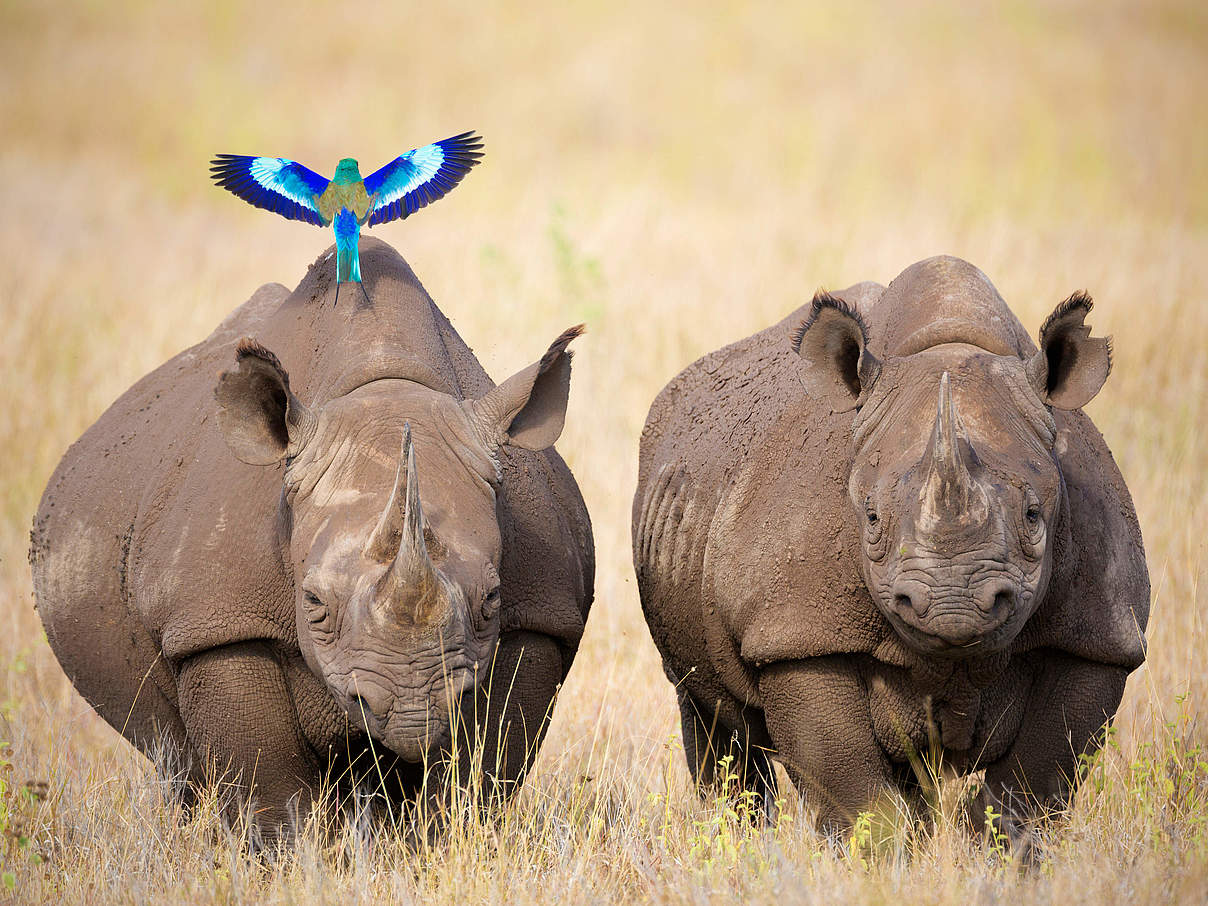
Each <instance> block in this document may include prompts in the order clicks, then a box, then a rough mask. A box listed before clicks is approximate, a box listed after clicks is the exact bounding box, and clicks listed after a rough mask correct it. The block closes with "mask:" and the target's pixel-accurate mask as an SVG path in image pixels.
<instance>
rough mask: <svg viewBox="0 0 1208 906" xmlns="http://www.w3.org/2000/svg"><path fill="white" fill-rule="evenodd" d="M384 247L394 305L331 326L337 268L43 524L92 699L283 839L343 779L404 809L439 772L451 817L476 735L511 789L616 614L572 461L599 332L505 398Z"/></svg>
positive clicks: (92, 461) (78, 466) (65, 484)
mask: <svg viewBox="0 0 1208 906" xmlns="http://www.w3.org/2000/svg"><path fill="white" fill-rule="evenodd" d="M361 255H362V266H363V274H364V276H365V285H366V288H367V289H368V291H369V297H370V299H372V303H369V302H367V301H366V300H364V299H362V298H359V297H348V298H347V299H341V300H340V303H339V305H338V306H335V307H333V304H332V301H333V298H334V286H333V285H332V282H331V275H330V267H329V265H328V264H326V263H325V259H320V260H319V261H317V262H316V263H315V265H312V267H311V269H310V271H309V273H308V274H307V276H306V277H305V278H304V279H303V280H302V282H301V283H300V284H299V286H298V288H297V289H296V290H294V292H293V293H290V292H288V291H287V290H286V289H285V288H284V287H281V286H279V285H276V284H274V285H268V286H265V287H262V288H261V289H260V290H258V291H257V293H256V294H255V295H254V296H253V297H252V298H251V299H250V300H249V301H248V302H247V303H245V304H244V305H243V306H241V307H240V308H239V309H237V310H236V311H235V312H234V313H232V314H231V315H230V317H228V318H227V319H226V321H224V322H223V323H222V324H221V325H220V326H219V328H218V329H217V330H216V331H215V332H214V333H213V334H212V335H211V336H210V337H208V338H207V339H206V340H204V341H202V342H201V343H199V344H198V345H197V346H194V347H192V348H191V349H188V350H186V351H184V352H182V353H181V354H180V355H178V356H176V357H175V358H173V359H172V360H170V361H169V362H167V363H166V364H165V365H163V366H162V367H160V368H159V369H157V370H156V371H154V372H152V373H151V374H149V375H148V376H147V377H145V378H143V379H142V380H141V381H139V382H138V383H137V384H135V385H134V386H133V387H132V388H131V389H130V390H129V391H127V392H126V393H125V394H124V395H123V396H122V397H121V398H120V399H118V400H117V401H116V402H115V403H114V404H113V406H112V407H110V409H109V410H108V411H106V412H105V413H104V414H103V415H102V416H101V418H100V419H99V420H98V421H97V423H96V424H95V425H93V426H92V427H91V428H90V429H89V430H88V431H87V432H86V433H85V434H84V435H83V437H81V439H80V440H79V441H77V442H76V443H75V444H73V445H72V447H71V448H70V449H69V450H68V451H67V453H66V455H65V456H64V458H63V461H62V462H61V463H60V464H59V467H58V468H57V469H56V471H55V473H54V475H53V476H52V477H51V479H50V482H49V484H48V486H47V489H46V492H45V495H44V496H43V499H42V503H41V506H40V507H39V510H38V514H37V516H36V518H35V521H34V528H33V532H32V546H31V552H30V559H31V563H32V566H33V575H34V587H35V593H36V597H37V602H38V608H39V612H40V614H41V616H42V619H43V622H44V624H45V626H46V631H47V636H48V638H49V640H50V643H51V646H52V648H53V649H54V651H55V654H56V656H57V657H58V658H59V662H60V663H61V664H62V666H63V668H64V670H65V671H66V672H67V675H68V676H69V677H70V678H71V680H72V682H73V683H74V684H75V685H76V687H77V688H78V689H79V691H80V692H81V693H82V694H83V695H84V697H85V698H86V699H87V700H88V701H89V703H90V704H92V705H93V707H95V708H96V709H97V711H98V712H99V713H100V714H101V716H102V717H104V718H105V719H106V720H107V721H108V722H109V723H110V724H111V725H112V726H114V727H115V728H116V729H118V730H119V731H120V732H121V733H122V734H123V735H124V736H125V737H126V738H127V739H129V740H130V741H131V742H132V743H134V744H135V745H137V746H139V747H140V748H141V749H142V750H143V751H144V752H146V753H148V754H153V753H155V752H158V751H161V750H166V751H167V752H168V754H169V755H171V756H172V757H173V759H174V761H175V763H176V764H178V765H179V766H180V767H181V770H182V772H183V779H185V780H187V781H202V780H204V779H206V777H208V776H213V775H216V774H225V775H226V778H227V780H229V781H231V782H232V783H233V784H234V788H235V789H238V790H240V791H241V792H242V794H243V795H242V797H240V798H241V799H242V800H243V801H246V799H247V797H248V795H250V796H251V798H252V799H254V801H255V807H256V809H257V810H258V815H259V822H260V826H261V829H262V831H263V832H264V833H265V834H266V835H267V836H269V837H273V836H276V835H278V834H280V833H282V832H284V831H285V829H286V828H287V826H288V825H289V824H290V822H291V821H294V820H296V817H297V816H298V815H299V814H302V813H304V812H305V809H306V808H307V806H308V805H309V803H310V802H311V801H312V799H313V797H314V795H315V794H316V793H317V791H318V790H319V788H320V785H321V783H322V782H323V781H324V780H327V781H329V782H334V783H335V786H336V788H337V790H347V789H348V788H350V787H352V786H354V785H356V784H358V783H360V784H363V785H365V786H367V787H372V788H373V789H374V790H375V791H377V792H378V793H384V794H385V795H387V796H388V797H390V798H391V799H395V800H401V799H403V798H406V797H410V796H413V795H414V794H415V792H416V791H417V790H418V789H419V788H420V786H421V785H422V784H423V782H424V779H425V771H426V770H427V771H428V772H429V775H428V776H429V778H430V780H431V781H433V782H430V783H429V792H430V794H431V795H434V796H437V798H438V799H439V797H440V796H441V795H443V794H442V793H441V792H440V781H441V780H442V778H443V776H444V764H443V762H444V760H445V759H446V758H447V753H448V752H449V751H450V748H451V744H452V742H453V734H454V727H455V726H459V727H460V728H459V730H458V733H459V735H460V741H461V742H462V743H467V742H468V743H470V744H473V743H475V742H479V743H481V744H482V745H483V747H484V748H483V750H482V751H483V760H482V765H483V771H484V772H486V775H487V778H486V779H487V781H488V782H487V783H486V784H485V789H486V790H487V791H489V792H492V793H497V794H498V793H501V794H503V795H508V794H510V793H511V792H513V791H514V790H515V789H516V787H517V786H518V784H519V782H520V781H521V779H522V778H523V775H524V772H525V770H526V769H527V768H528V766H529V765H530V764H531V762H532V759H533V757H534V756H535V754H536V750H537V746H538V745H539V743H540V740H541V737H542V736H543V734H544V730H545V726H546V722H547V720H548V716H549V714H550V712H551V710H552V706H553V703H554V699H555V695H556V692H557V690H558V688H559V687H560V685H561V683H562V681H563V680H564V679H565V677H566V673H567V671H568V670H569V669H570V666H571V663H572V661H573V659H574V655H575V652H576V650H577V647H578V643H579V639H580V637H581V636H582V633H583V627H584V621H585V620H586V618H587V614H588V610H589V607H590V604H591V599H592V586H593V578H594V558H593V544H592V536H591V526H590V522H589V521H588V517H587V512H586V510H585V508H584V506H583V501H582V498H581V497H580V495H579V491H578V488H577V486H576V484H575V482H574V479H573V478H572V477H571V474H570V472H569V470H568V469H567V468H566V465H565V464H564V463H563V461H562V460H561V458H560V457H559V456H558V454H557V453H556V452H555V451H554V449H553V447H552V446H551V444H552V443H553V442H554V441H555V440H556V439H557V436H558V434H559V433H560V431H561V429H562V421H563V417H564V413H565V405H566V394H567V388H568V386H569V377H570V356H569V353H567V352H566V346H567V344H568V343H569V342H570V340H571V339H573V338H574V336H576V335H577V333H578V330H577V329H576V330H571V331H568V332H567V333H566V334H564V335H563V336H562V337H559V338H558V340H557V341H555V343H554V344H553V346H551V347H550V349H549V351H548V352H547V353H546V355H545V356H544V357H543V358H542V359H541V361H540V362H535V363H534V364H532V365H530V366H529V367H528V368H525V369H523V370H522V371H520V372H518V373H517V374H516V375H514V376H513V377H512V378H509V379H508V380H507V381H505V382H504V383H503V384H500V385H499V386H498V387H496V386H495V385H494V384H493V383H492V382H491V380H490V379H489V378H488V377H487V375H486V373H485V372H484V371H483V370H482V368H481V366H480V365H479V364H478V362H477V360H476V359H475V358H474V356H473V354H472V353H471V351H470V350H469V348H468V347H466V345H465V344H464V343H463V342H462V340H461V339H460V337H458V335H457V334H456V332H455V331H454V330H453V328H452V326H451V325H450V324H449V322H448V320H446V319H445V317H444V316H443V315H442V314H441V313H440V311H439V310H438V309H437V308H436V306H435V304H434V303H433V302H432V300H431V299H430V298H429V296H428V295H427V293H426V292H425V291H424V289H423V287H422V286H421V285H420V283H419V281H418V280H417V279H416V277H415V275H414V274H413V273H412V271H411V269H410V268H409V267H408V266H407V264H406V262H404V261H403V260H402V258H400V257H399V256H398V254H397V253H396V252H394V251H393V250H392V249H390V248H389V247H388V246H386V245H384V244H382V243H380V242H377V241H374V240H364V241H363V243H362V251H361ZM241 338H249V339H241ZM540 352H541V349H540V348H535V349H533V350H530V351H529V352H528V353H526V354H534V355H535V354H539V353H540ZM286 369H288V373H287V372H286ZM462 748H463V754H464V748H465V747H464V746H463V747H462ZM425 765H427V768H425ZM462 768H463V770H462V774H461V777H462V779H463V781H465V780H466V778H467V777H468V774H467V773H466V772H467V771H468V770H469V767H468V762H464V763H463V765H462ZM433 790H436V791H437V792H435V793H433V792H432V791H433ZM182 791H183V792H184V794H185V796H186V798H188V797H189V796H191V794H192V788H191V786H190V784H184V785H183V786H182Z"/></svg>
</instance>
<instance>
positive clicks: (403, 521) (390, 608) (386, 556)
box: [365, 424, 443, 624]
mask: <svg viewBox="0 0 1208 906" xmlns="http://www.w3.org/2000/svg"><path fill="white" fill-rule="evenodd" d="M365 553H366V554H367V555H368V556H370V557H373V558H374V559H376V560H380V561H383V562H389V563H390V568H389V569H388V570H387V571H386V573H385V574H384V575H383V576H382V578H381V580H380V581H379V582H378V586H377V589H376V598H377V601H378V606H379V609H380V610H381V611H382V612H383V613H384V614H386V615H390V616H393V617H395V618H398V619H400V620H401V621H402V622H404V623H409V624H411V623H428V622H431V621H432V619H433V618H434V617H435V616H436V614H437V613H438V612H439V611H440V609H441V602H442V600H443V593H442V588H443V583H442V582H441V576H440V572H439V571H438V570H437V568H436V567H435V566H434V565H433V563H432V560H431V558H430V557H429V556H428V546H427V544H426V543H425V542H424V512H423V509H422V507H421V506H420V502H419V473H418V470H417V469H416V467H415V448H414V446H413V445H412V443H411V425H410V424H406V425H404V426H403V455H402V459H401V461H400V462H399V467H398V474H397V475H396V477H395V480H394V489H393V490H392V491H391V493H390V500H389V502H388V503H387V504H386V510H385V512H383V513H382V517H381V519H379V520H378V524H377V526H376V527H375V528H374V530H373V534H371V535H370V536H369V541H368V543H367V544H366V545H365Z"/></svg>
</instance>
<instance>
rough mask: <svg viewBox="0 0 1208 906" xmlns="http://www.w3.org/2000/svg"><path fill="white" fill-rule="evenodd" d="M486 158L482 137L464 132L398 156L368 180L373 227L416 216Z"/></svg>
mask: <svg viewBox="0 0 1208 906" xmlns="http://www.w3.org/2000/svg"><path fill="white" fill-rule="evenodd" d="M481 159H482V138H481V137H480V136H478V135H476V134H475V133H473V132H463V133H462V134H461V135H455V136H453V137H452V138H446V139H445V140H444V141H439V142H434V143H432V144H431V145H424V146H423V147H422V148H416V149H415V150H414V151H408V152H407V153H406V154H404V155H402V156H401V157H396V158H395V159H394V160H392V161H390V163H388V164H386V166H384V167H382V168H381V169H380V170H378V171H377V172H375V173H371V174H369V175H368V176H366V177H365V191H366V192H368V193H369V197H370V198H372V199H373V209H372V210H371V211H370V213H369V226H374V225H375V224H379V223H388V222H389V221H391V220H397V219H398V218H400V217H406V216H408V215H409V214H414V213H415V212H416V211H418V210H419V209H420V208H422V207H424V206H425V205H429V204H431V203H432V202H434V201H436V200H437V199H438V198H441V197H443V196H444V195H445V194H447V193H448V192H450V191H451V190H452V189H453V187H454V186H455V185H457V184H458V183H459V182H461V178H462V177H463V176H465V175H466V174H467V173H468V172H470V168H471V167H472V166H474V165H475V164H476V163H478V161H479V160H481Z"/></svg>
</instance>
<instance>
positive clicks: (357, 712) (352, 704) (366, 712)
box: [348, 695, 374, 719]
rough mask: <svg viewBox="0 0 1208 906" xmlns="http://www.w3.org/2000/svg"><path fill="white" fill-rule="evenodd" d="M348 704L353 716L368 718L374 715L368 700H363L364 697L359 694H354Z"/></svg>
mask: <svg viewBox="0 0 1208 906" xmlns="http://www.w3.org/2000/svg"><path fill="white" fill-rule="evenodd" d="M348 704H349V709H350V710H351V711H352V716H353V717H360V718H362V719H368V718H370V717H373V716H374V713H373V709H372V708H371V707H369V702H367V701H365V699H364V697H362V696H360V695H354V696H353V697H352V699H351V700H350V701H349V703H348Z"/></svg>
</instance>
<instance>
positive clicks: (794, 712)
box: [632, 257, 1149, 842]
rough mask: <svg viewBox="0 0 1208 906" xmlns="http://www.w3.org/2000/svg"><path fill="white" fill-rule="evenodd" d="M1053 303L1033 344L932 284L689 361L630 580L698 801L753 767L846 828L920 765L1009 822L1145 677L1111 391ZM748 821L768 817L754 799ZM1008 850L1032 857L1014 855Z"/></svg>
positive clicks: (950, 284)
mask: <svg viewBox="0 0 1208 906" xmlns="http://www.w3.org/2000/svg"><path fill="white" fill-rule="evenodd" d="M1090 307H1091V303H1090V299H1089V297H1087V296H1085V295H1084V294H1075V295H1074V296H1071V297H1070V298H1069V299H1068V300H1067V301H1066V302H1064V303H1062V304H1061V305H1059V306H1058V307H1057V309H1056V310H1055V311H1054V312H1053V314H1052V315H1051V316H1050V317H1049V318H1048V320H1047V321H1046V322H1045V324H1044V326H1043V327H1042V328H1041V331H1040V349H1039V350H1038V349H1037V348H1036V346H1034V345H1033V344H1032V343H1031V341H1030V340H1029V339H1028V337H1027V335H1026V333H1025V332H1024V330H1023V327H1022V326H1021V325H1020V323H1019V321H1018V320H1017V319H1016V318H1015V316H1014V315H1013V314H1012V313H1011V311H1010V310H1009V309H1008V308H1007V306H1006V304H1005V303H1004V302H1003V300H1002V298H1001V297H1000V296H999V294H998V292H997V291H996V290H995V289H994V287H993V286H992V285H991V283H990V281H989V280H988V279H987V278H986V277H985V275H984V274H982V273H981V272H980V271H979V270H978V269H977V268H975V267H973V266H972V265H970V264H968V263H966V262H963V261H960V260H958V259H954V258H947V257H941V258H933V259H929V260H926V261H923V262H920V263H918V264H916V265H913V266H912V267H910V268H908V269H907V270H906V271H904V272H903V273H902V274H901V275H900V276H899V277H897V278H896V279H895V280H894V281H893V282H892V283H891V284H890V285H889V287H888V288H886V287H882V286H880V285H878V284H875V283H862V284H858V285H856V286H853V287H851V288H849V289H848V290H845V291H843V292H841V293H836V294H835V295H833V296H831V295H828V294H825V293H819V295H818V296H816V297H815V299H814V300H813V302H812V303H811V304H810V305H809V306H805V307H803V308H801V309H798V310H797V311H795V312H794V313H793V314H791V315H789V316H788V317H787V318H785V319H784V320H783V321H781V322H780V323H779V324H777V325H775V326H773V327H771V328H768V329H767V330H764V331H762V332H761V333H757V334H755V335H753V336H751V337H748V338H746V339H744V340H740V341H738V342H737V343H734V344H733V345H730V346H727V347H725V348H723V349H720V350H718V351H716V352H714V353H711V354H709V355H707V356H705V357H704V358H702V359H700V360H699V361H697V362H696V363H694V364H692V365H690V366H689V367H688V368H687V369H685V370H684V371H683V372H681V373H680V374H679V375H678V376H677V377H675V378H674V379H673V380H672V381H671V382H670V383H669V384H668V385H667V387H666V388H664V390H663V391H662V392H661V393H660V394H659V396H658V398H657V399H656V400H655V402H654V404H653V406H652V407H651V410H650V415H649V418H648V420H647V422H646V426H645V429H644V431H643V433H642V441H641V454H640V466H639V479H638V488H637V492H636V494H635V496H634V502H633V522H632V531H633V555H634V566H635V568H636V571H637V576H638V585H639V592H640V595H641V599H642V606H643V610H644V612H645V615H646V619H647V622H648V624H649V628H650V631H651V634H652V636H653V637H654V641H655V643H656V645H657V646H658V648H659V650H660V652H661V654H662V657H663V664H664V668H665V670H666V673H667V676H668V677H669V678H670V679H671V681H672V682H673V683H674V684H675V685H676V690H677V695H678V699H679V704H680V711H681V717H682V728H683V737H684V748H685V751H686V754H687V757H688V762H689V767H690V769H691V771H692V774H693V777H694V778H695V780H696V781H697V782H698V784H700V785H707V784H710V783H712V782H714V779H715V773H716V770H717V767H716V765H717V761H718V759H719V758H721V757H723V756H725V755H734V756H737V758H738V763H739V764H740V765H741V766H742V767H741V769H740V771H739V774H740V780H741V782H742V784H743V785H744V786H745V787H746V788H747V789H750V790H753V791H756V792H758V793H760V794H762V795H764V796H765V797H767V796H769V795H770V793H771V790H772V789H774V774H773V772H772V770H771V765H770V762H769V756H770V755H772V754H775V755H776V757H778V758H779V759H780V760H781V761H782V762H783V763H784V765H785V767H786V769H787V771H788V773H789V776H790V777H791V778H792V780H793V782H794V784H795V785H796V786H797V787H798V789H799V791H800V792H801V793H803V794H804V795H805V796H806V798H807V799H808V800H809V801H810V803H811V805H812V807H814V808H815V809H816V810H817V817H818V821H819V824H820V826H822V827H824V828H836V827H843V826H846V825H847V824H849V823H850V822H851V821H852V820H853V818H854V816H855V815H856V814H858V813H859V812H860V811H861V810H864V809H866V808H869V807H871V806H872V805H873V803H874V802H875V801H876V800H877V799H878V797H879V796H881V795H883V794H885V793H886V792H893V791H910V790H912V789H913V790H915V791H917V789H918V784H919V782H920V777H919V764H918V762H919V759H920V757H921V756H925V755H927V754H928V753H930V755H932V756H936V755H942V758H943V761H944V762H945V763H946V764H947V765H948V766H949V767H954V768H955V769H956V770H957V771H960V772H971V771H975V770H980V769H984V770H985V785H984V787H983V790H984V797H985V798H986V799H988V800H989V802H990V803H991V804H997V805H998V806H999V808H1001V809H1005V810H1006V814H1007V821H1006V823H1007V824H1008V827H1009V828H1010V830H1011V833H1012V834H1013V835H1014V836H1016V837H1017V838H1021V836H1022V835H1023V834H1024V828H1025V824H1024V823H1023V822H1024V820H1025V819H1028V818H1030V817H1031V816H1033V815H1035V814H1037V813H1038V812H1042V811H1045V810H1047V809H1049V808H1053V807H1059V806H1061V805H1062V804H1063V803H1064V802H1065V801H1066V800H1067V798H1068V795H1069V793H1070V790H1071V782H1072V780H1073V779H1074V778H1075V777H1076V773H1077V760H1078V756H1079V755H1080V754H1081V753H1083V752H1085V751H1088V750H1093V749H1094V748H1096V747H1097V745H1098V740H1097V734H1098V732H1099V730H1100V728H1101V727H1102V726H1103V725H1104V723H1105V721H1108V720H1110V718H1111V717H1112V716H1113V715H1114V713H1115V711H1116V708H1117V707H1118V705H1119V702H1120V699H1121V696H1122V694H1123V690H1124V684H1125V678H1126V677H1127V675H1128V673H1129V672H1130V671H1131V670H1133V669H1135V668H1136V667H1137V666H1139V665H1140V664H1141V662H1142V661H1143V660H1144V657H1145V643H1144V635H1143V633H1144V629H1145V626H1146V621H1147V619H1148V613H1149V576H1148V572H1147V569H1146V564H1145V555H1144V550H1143V548H1142V542H1141V534H1140V529H1139V527H1138V524H1137V519H1136V514H1135V511H1134V509H1133V505H1132V501H1131V499H1130V497H1129V494H1128V490H1127V488H1126V487H1125V485H1124V481H1123V479H1122V478H1121V476H1120V473H1119V470H1118V469H1117V467H1116V464H1115V462H1114V461H1113V459H1112V456H1111V453H1110V452H1109V450H1108V448H1107V446H1106V444H1105V443H1104V441H1103V438H1102V436H1101V435H1100V434H1099V432H1098V431H1097V430H1096V429H1095V427H1094V425H1093V424H1092V423H1091V421H1090V419H1089V418H1088V417H1087V416H1086V415H1085V414H1083V413H1082V412H1081V411H1080V407H1081V406H1083V405H1084V404H1085V403H1086V402H1088V401H1089V400H1090V399H1091V398H1092V397H1093V396H1094V395H1095V394H1096V393H1097V392H1098V390H1099V388H1100V387H1101V386H1102V384H1103V382H1104V381H1105V379H1106V378H1107V375H1108V371H1109V370H1110V365H1111V359H1110V346H1109V343H1108V341H1107V340H1104V339H1102V338H1097V337H1092V336H1090V330H1089V328H1088V327H1086V325H1085V324H1084V323H1083V321H1084V318H1085V316H1086V314H1087V312H1088V311H1089V310H1090ZM765 801H768V800H767V799H766V798H765ZM1020 842H1026V838H1022V839H1020Z"/></svg>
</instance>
